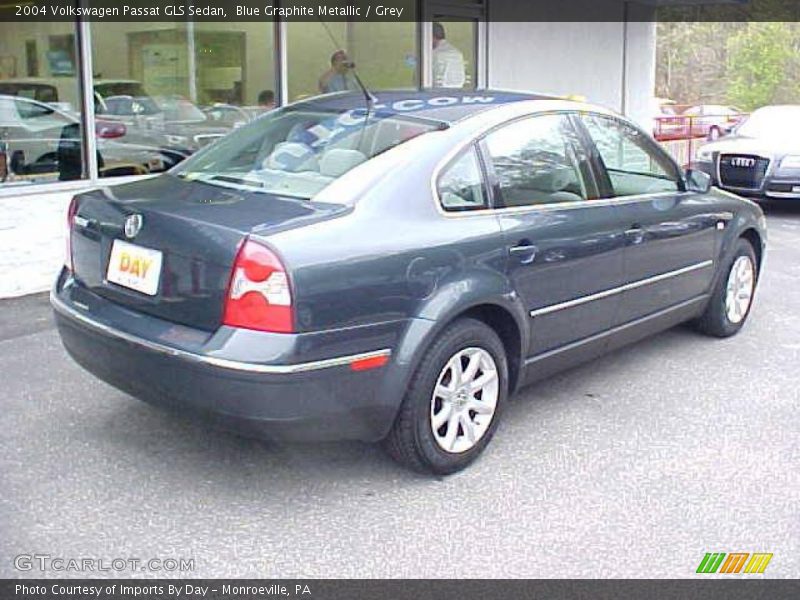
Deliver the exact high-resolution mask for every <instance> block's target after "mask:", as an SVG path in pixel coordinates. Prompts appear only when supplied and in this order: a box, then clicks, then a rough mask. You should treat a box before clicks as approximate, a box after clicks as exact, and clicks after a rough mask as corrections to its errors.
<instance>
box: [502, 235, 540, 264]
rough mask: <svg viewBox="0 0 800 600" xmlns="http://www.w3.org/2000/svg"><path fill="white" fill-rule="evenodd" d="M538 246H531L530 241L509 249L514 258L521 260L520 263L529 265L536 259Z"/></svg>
mask: <svg viewBox="0 0 800 600" xmlns="http://www.w3.org/2000/svg"><path fill="white" fill-rule="evenodd" d="M536 249H537V248H536V246H534V245H533V244H531V243H530V242H529V241H528V240H521V241H519V242H517V244H516V245H515V246H511V248H509V250H508V251H509V252H510V253H511V255H512V256H516V257H517V258H519V262H520V263H522V264H523V265H528V264H530V263H532V262H533V259H534V258H536Z"/></svg>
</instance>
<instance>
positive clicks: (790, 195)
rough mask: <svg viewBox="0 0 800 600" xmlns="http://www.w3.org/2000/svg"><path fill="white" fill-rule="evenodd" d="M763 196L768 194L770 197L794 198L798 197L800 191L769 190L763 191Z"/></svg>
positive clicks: (799, 197) (799, 196)
mask: <svg viewBox="0 0 800 600" xmlns="http://www.w3.org/2000/svg"><path fill="white" fill-rule="evenodd" d="M764 195H765V196H769V197H770V198H795V199H800V192H770V191H769V190H768V191H766V192H764Z"/></svg>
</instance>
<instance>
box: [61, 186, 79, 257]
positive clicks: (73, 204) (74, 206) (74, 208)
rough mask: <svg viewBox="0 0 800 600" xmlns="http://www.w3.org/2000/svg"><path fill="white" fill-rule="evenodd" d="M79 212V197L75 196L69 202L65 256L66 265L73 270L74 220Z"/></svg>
mask: <svg viewBox="0 0 800 600" xmlns="http://www.w3.org/2000/svg"><path fill="white" fill-rule="evenodd" d="M77 213H78V198H77V197H75V196H73V198H72V200H71V201H70V203H69V208H68V209H67V231H66V235H65V238H66V242H67V247H66V254H65V256H64V266H65V267H67V269H69V270H70V271H72V270H73V267H72V225H73V221H74V220H75V215H76V214H77Z"/></svg>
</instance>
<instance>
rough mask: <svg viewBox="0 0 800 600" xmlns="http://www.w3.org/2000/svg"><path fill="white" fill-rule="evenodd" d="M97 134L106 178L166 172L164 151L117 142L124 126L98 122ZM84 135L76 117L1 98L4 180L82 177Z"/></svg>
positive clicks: (18, 99)
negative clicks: (82, 139)
mask: <svg viewBox="0 0 800 600" xmlns="http://www.w3.org/2000/svg"><path fill="white" fill-rule="evenodd" d="M95 134H96V140H97V153H98V164H99V169H100V175H101V176H111V175H141V174H146V173H151V172H160V171H163V170H164V169H165V165H164V159H163V156H162V155H161V154H160V153H158V152H155V151H153V150H152V149H149V148H140V147H132V146H129V145H127V144H124V143H120V142H118V141H116V140H117V139H119V138H122V137H124V135H125V131H124V129H123V128H122V126H121V125H120V124H117V123H107V122H104V121H102V120H98V121H97V124H96V131H95ZM80 137H81V136H80V121H79V119H78V117H77V115H74V114H70V113H68V112H65V111H61V110H58V109H56V108H54V107H53V106H50V105H49V104H44V103H43V102H38V101H36V100H30V99H28V98H23V97H19V96H5V95H0V141H2V142H3V146H4V150H3V152H4V155H5V156H4V162H5V164H6V173H5V181H17V182H22V181H27V180H31V181H32V180H36V181H42V180H45V179H48V178H52V179H59V180H62V181H64V180H71V179H79V178H80V177H82V176H83V173H82V168H81V161H82V158H81V151H80V148H81V139H80Z"/></svg>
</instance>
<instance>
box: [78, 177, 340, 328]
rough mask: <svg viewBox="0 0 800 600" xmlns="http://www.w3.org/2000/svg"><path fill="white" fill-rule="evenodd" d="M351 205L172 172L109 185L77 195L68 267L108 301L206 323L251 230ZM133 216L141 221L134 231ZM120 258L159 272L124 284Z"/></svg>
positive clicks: (289, 224)
mask: <svg viewBox="0 0 800 600" xmlns="http://www.w3.org/2000/svg"><path fill="white" fill-rule="evenodd" d="M347 210H348V209H347V207H345V206H343V205H338V204H320V203H314V202H310V201H306V200H302V199H297V198H290V197H283V196H277V195H273V194H266V193H263V192H257V191H249V190H246V189H240V188H228V187H221V186H218V185H211V184H208V183H202V182H197V181H183V180H180V179H178V178H177V177H174V176H172V175H164V176H160V177H157V178H153V179H149V180H145V181H141V182H137V183H134V184H128V185H120V186H114V187H107V188H103V189H100V190H96V191H92V192H88V193H86V194H83V195H81V196H80V198H79V203H78V207H77V212H76V215H75V217H74V218H73V223H72V261H73V268H74V274H75V277H76V279H77V280H78V281H79V282H80V283H81V284H83V285H84V286H86V287H88V288H89V289H91V290H92V291H93V292H94V293H96V294H98V295H100V296H103V297H105V298H107V299H109V300H112V301H114V302H117V303H119V304H123V305H126V306H129V307H132V308H134V309H136V310H138V311H140V312H143V313H147V314H150V315H153V316H156V317H160V318H163V319H166V320H169V321H173V322H176V323H181V324H184V325H188V326H191V327H196V328H199V329H205V330H208V331H212V330H214V329H216V328H217V327H219V325H220V322H221V319H222V314H223V309H224V302H225V297H226V293H227V288H228V284H229V281H230V276H231V268H232V265H233V262H234V260H235V258H236V253H237V251H238V248H239V246H240V244H241V243H242V241H243V240H244V239H245V238H246V236H247V235H248V234H250V233H251V232H253V231H257V232H258V235H259V236H265V235H267V236H268V235H269V234H270V233H272V232H273V231H276V230H284V229H287V228H295V227H302V226H304V225H306V224H310V223H312V222H316V221H318V220H320V219H325V218H330V217H331V216H335V215H337V214H340V213H343V212H346V211H347ZM136 215H138V216H136ZM126 220H128V221H129V222H130V226H129V227H128V231H127V232H126ZM131 221H138V225H139V227H138V231H134V229H136V227H135V225H136V223H133V222H131ZM131 234H133V235H131ZM128 244H131V245H132V246H128ZM126 256H127V259H126ZM131 257H132V258H131ZM112 259H113V262H112ZM125 260H127V261H128V264H127V265H125V266H124V269H125V270H126V274H127V273H128V272H129V271H130V270H132V269H137V270H138V271H139V272H137V275H142V271H145V270H146V269H148V268H150V267H152V269H153V271H158V272H157V273H155V274H152V273H149V272H146V273H145V274H146V275H147V281H148V282H149V283H150V284H153V285H152V287H151V288H150V289H145V288H147V287H148V286H147V285H145V286H143V287H140V289H138V290H137V289H131V288H130V287H127V286H126V284H125V283H124V282H125V281H128V284H130V280H128V279H125V277H122V279H120V277H121V275H120V265H121V264H122V263H124V261H125ZM137 260H141V266H137V265H136V264H135V261H137ZM110 262H112V264H113V265H114V267H113V268H112V270H111V271H110V270H109V263H110ZM132 264H133V266H132ZM153 278H155V280H154V279H153ZM136 280H137V281H138V280H139V279H138V278H137V279H136Z"/></svg>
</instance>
